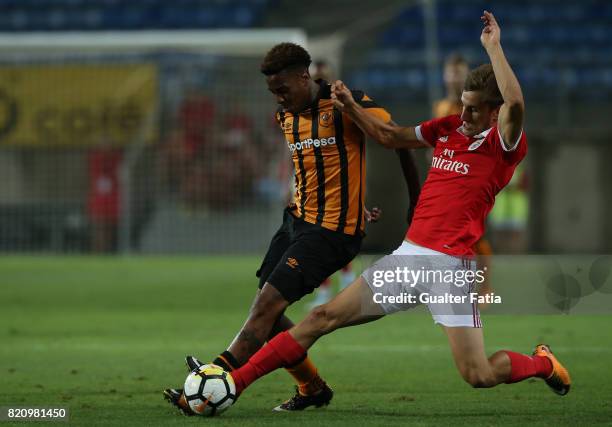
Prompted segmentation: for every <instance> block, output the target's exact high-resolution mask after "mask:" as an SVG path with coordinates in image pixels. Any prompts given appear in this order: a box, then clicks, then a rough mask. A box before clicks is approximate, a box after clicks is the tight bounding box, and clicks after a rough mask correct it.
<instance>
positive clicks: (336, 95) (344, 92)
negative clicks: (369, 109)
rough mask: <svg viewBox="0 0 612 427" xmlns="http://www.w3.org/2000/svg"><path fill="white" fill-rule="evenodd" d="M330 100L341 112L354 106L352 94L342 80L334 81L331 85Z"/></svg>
mask: <svg viewBox="0 0 612 427" xmlns="http://www.w3.org/2000/svg"><path fill="white" fill-rule="evenodd" d="M331 99H332V100H333V102H334V106H335V107H336V108H338V109H340V110H342V111H344V110H345V109H348V108H351V107H352V106H353V105H355V100H354V99H353V94H352V93H351V91H350V90H349V88H348V87H346V85H345V84H344V82H342V80H336V81H335V82H333V83H332V85H331Z"/></svg>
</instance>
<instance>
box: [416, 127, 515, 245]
mask: <svg viewBox="0 0 612 427" xmlns="http://www.w3.org/2000/svg"><path fill="white" fill-rule="evenodd" d="M462 123H463V122H462V120H461V118H460V116H458V115H453V116H448V117H442V118H439V119H434V120H430V121H427V122H425V123H422V124H421V125H420V126H417V128H416V134H417V137H418V138H419V140H421V141H424V142H426V143H428V144H430V145H431V146H432V147H434V152H433V158H432V162H431V168H430V169H429V173H428V175H427V179H426V181H425V184H424V185H423V188H422V190H421V195H420V196H419V201H418V203H417V206H416V210H415V213H414V218H413V219H412V223H411V225H410V228H409V229H408V233H407V234H406V237H407V238H408V239H410V240H412V241H413V242H415V243H416V244H418V245H421V246H424V247H426V248H430V249H433V250H436V251H439V252H443V253H445V254H448V255H454V256H464V255H473V254H474V252H473V250H472V246H473V245H474V244H475V243H476V242H477V241H478V240H479V239H480V238H481V237H482V235H483V233H484V229H485V219H486V217H487V214H488V213H489V211H490V210H491V208H492V207H493V203H494V202H495V196H496V195H497V193H499V191H500V190H501V189H502V188H504V186H505V185H506V184H508V182H509V181H510V178H512V174H513V173H514V169H515V168H516V166H517V165H518V164H519V162H520V161H521V160H522V159H523V158H524V157H525V154H526V153H527V138H526V137H525V133H524V132H521V135H520V137H519V138H518V140H517V141H516V143H515V144H514V146H513V147H512V148H511V149H507V148H506V147H505V146H504V144H503V143H502V138H501V135H500V134H499V131H498V129H497V126H494V127H492V128H490V129H487V130H485V131H484V132H481V133H480V134H478V135H475V136H473V137H467V136H465V135H464V134H463V133H461V126H462Z"/></svg>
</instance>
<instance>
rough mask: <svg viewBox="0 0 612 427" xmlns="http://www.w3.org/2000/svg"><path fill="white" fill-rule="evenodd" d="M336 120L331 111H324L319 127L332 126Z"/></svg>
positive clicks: (320, 116) (321, 114)
mask: <svg viewBox="0 0 612 427" xmlns="http://www.w3.org/2000/svg"><path fill="white" fill-rule="evenodd" d="M333 121H334V118H333V116H332V113H330V112H329V111H323V112H322V113H320V114H319V126H323V127H325V128H326V127H329V126H331V125H332V123H333Z"/></svg>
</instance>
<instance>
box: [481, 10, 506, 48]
mask: <svg viewBox="0 0 612 427" xmlns="http://www.w3.org/2000/svg"><path fill="white" fill-rule="evenodd" d="M480 19H481V20H482V23H483V24H484V28H483V29H482V34H480V43H482V46H483V47H484V48H485V49H488V48H489V47H493V46H495V45H498V44H499V42H500V36H501V31H500V29H499V25H498V24H497V21H496V20H495V17H494V16H493V14H492V13H491V12H489V11H486V10H485V11H484V12H483V15H482V16H481V17H480Z"/></svg>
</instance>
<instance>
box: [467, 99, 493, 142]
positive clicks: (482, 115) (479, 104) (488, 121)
mask: <svg viewBox="0 0 612 427" xmlns="http://www.w3.org/2000/svg"><path fill="white" fill-rule="evenodd" d="M461 102H462V103H463V111H462V112H461V120H463V133H464V134H465V135H466V136H474V135H478V134H479V133H480V132H482V131H485V130H487V129H489V128H490V127H491V126H493V125H494V124H495V121H496V120H497V111H498V109H496V108H493V107H491V105H489V104H487V103H486V102H484V99H483V95H482V93H481V92H479V91H468V92H465V91H464V92H463V93H462V94H461Z"/></svg>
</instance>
